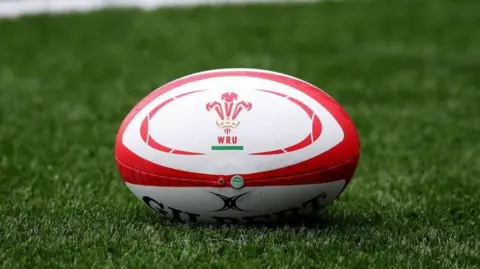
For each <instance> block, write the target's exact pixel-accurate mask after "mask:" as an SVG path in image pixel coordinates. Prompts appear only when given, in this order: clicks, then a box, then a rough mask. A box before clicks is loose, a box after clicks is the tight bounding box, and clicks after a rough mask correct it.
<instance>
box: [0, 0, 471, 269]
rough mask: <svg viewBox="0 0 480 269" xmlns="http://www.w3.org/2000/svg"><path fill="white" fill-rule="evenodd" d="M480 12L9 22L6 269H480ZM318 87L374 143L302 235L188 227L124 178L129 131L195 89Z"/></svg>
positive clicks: (223, 13) (4, 42)
mask: <svg viewBox="0 0 480 269" xmlns="http://www.w3.org/2000/svg"><path fill="white" fill-rule="evenodd" d="M478 10H480V2H478V1H474V0H472V1H429V2H427V1H407V2H399V1H397V2H396V3H394V2H393V1H379V2H368V3H367V2H364V1H359V2H351V1H345V2H335V3H320V4H312V5H296V6H267V5H264V6H263V5H258V6H250V7H233V6H232V7H222V8H207V7H205V8H198V9H180V10H160V11H156V12H151V13H142V12H139V11H131V10H130V11H129V10H110V11H102V12H96V13H93V14H76V15H61V16H36V17H28V18H22V19H18V20H3V21H0V201H1V202H0V267H2V268H9V269H14V268H34V267H37V268H56V267H77V268H91V267H95V268H151V267H157V268H247V269H248V268H372V267H376V268H392V267H395V268H448V269H450V268H478V266H479V265H480V213H479V211H480V210H479V205H480V143H479V141H480V119H479V116H480V106H479V102H480V76H479V75H480V34H479V30H478V29H479V28H480V12H478ZM221 67H254V68H265V69H271V70H274V71H279V72H284V73H288V74H291V75H294V76H298V77H300V78H302V79H305V80H307V81H310V82H312V83H314V84H316V85H318V86H319V87H322V88H323V89H324V90H326V91H327V92H328V93H329V94H331V95H332V96H333V97H334V98H336V99H337V100H338V101H339V102H340V103H341V104H342V105H343V106H344V107H345V108H346V110H347V111H348V112H349V114H350V115H351V117H352V118H353V120H354V121H355V124H356V126H357V127H358V131H359V134H360V138H361V144H362V156H361V161H360V164H359V167H358V170H357V173H356V175H355V178H354V180H353V181H352V183H351V185H350V186H349V187H348V188H347V190H346V191H345V192H344V194H343V195H342V196H341V197H340V199H338V200H337V201H336V203H335V204H333V205H332V206H330V207H329V208H328V210H327V211H326V212H325V213H324V214H322V217H321V220H320V221H319V222H318V223H317V224H316V225H314V224H310V225H308V226H305V227H286V226H285V227H284V226H281V227H277V228H266V227H264V228H248V227H244V228H238V227H223V228H208V227H207V228H206V227H193V228H190V227H186V226H183V225H180V224H175V223H170V222H167V221H164V220H161V219H159V217H158V215H156V214H155V213H154V212H153V211H152V210H150V209H149V208H147V207H146V206H145V205H144V204H143V203H142V202H141V201H139V200H138V199H137V198H135V197H134V196H133V195H132V194H131V193H130V191H129V190H128V188H127V187H126V186H125V185H124V183H123V182H122V181H121V179H120V178H119V176H118V173H117V171H116V167H115V164H114V158H113V146H114V138H115V135H116V131H117V128H118V127H119V125H120V123H121V121H122V120H123V117H124V116H125V115H126V114H127V112H128V111H129V110H130V109H131V108H132V107H133V105H135V104H136V102H138V101H139V100H140V99H142V98H143V96H145V95H146V94H148V93H149V92H150V91H151V90H152V89H154V88H156V87H157V86H159V85H161V84H163V83H165V82H167V81H169V80H173V79H175V78H177V77H179V76H183V75H186V74H189V73H192V72H197V71H202V70H205V69H211V68H221Z"/></svg>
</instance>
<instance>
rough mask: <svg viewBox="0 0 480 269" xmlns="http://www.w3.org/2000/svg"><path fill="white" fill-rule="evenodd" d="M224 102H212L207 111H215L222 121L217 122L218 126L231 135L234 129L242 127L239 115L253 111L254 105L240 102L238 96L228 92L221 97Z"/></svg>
mask: <svg viewBox="0 0 480 269" xmlns="http://www.w3.org/2000/svg"><path fill="white" fill-rule="evenodd" d="M221 100H222V101H220V102H219V101H212V102H209V103H208V104H207V111H215V112H217V114H218V117H219V118H220V119H218V120H217V126H218V127H219V128H222V129H223V131H224V132H225V134H227V135H228V134H230V132H231V131H232V129H235V128H237V127H238V125H240V121H239V120H237V117H238V115H239V114H240V112H242V111H243V110H245V111H249V110H250V109H252V104H251V103H249V102H245V101H238V95H237V94H236V93H233V92H226V93H224V94H222V96H221Z"/></svg>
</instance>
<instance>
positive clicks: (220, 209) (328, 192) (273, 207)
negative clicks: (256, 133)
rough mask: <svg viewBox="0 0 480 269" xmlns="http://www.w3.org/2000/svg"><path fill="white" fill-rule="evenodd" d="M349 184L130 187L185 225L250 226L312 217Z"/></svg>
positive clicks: (136, 193)
mask: <svg viewBox="0 0 480 269" xmlns="http://www.w3.org/2000/svg"><path fill="white" fill-rule="evenodd" d="M345 185H346V181H345V180H337V181H333V182H329V183H322V184H308V185H299V186H265V187H246V188H243V189H241V190H236V189H231V188H222V189H219V188H214V187H201V188H199V187H187V188H185V187H175V188H171V187H149V186H142V185H136V184H130V183H127V186H128V187H129V188H130V190H131V191H132V192H133V193H134V194H135V195H136V196H137V197H138V198H139V199H140V200H142V201H144V202H145V203H146V204H147V205H148V206H149V207H150V208H152V209H153V210H155V211H157V212H158V213H160V214H161V215H163V216H165V217H167V218H171V219H176V220H178V221H181V222H209V223H219V224H223V223H248V222H258V221H274V220H282V219H285V218H288V217H299V216H301V215H308V214H309V213H312V212H314V211H318V210H321V209H322V208H324V207H325V206H327V205H328V204H330V203H331V202H332V201H333V200H334V199H335V198H336V197H337V196H338V195H339V194H340V192H341V191H342V190H343V188H344V187H345Z"/></svg>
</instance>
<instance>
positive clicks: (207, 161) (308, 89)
mask: <svg viewBox="0 0 480 269" xmlns="http://www.w3.org/2000/svg"><path fill="white" fill-rule="evenodd" d="M359 155H360V154H359V139H358V135H357V131H356V129H355V126H354V124H353V123H352V121H351V119H350V118H349V116H348V115H347V113H346V112H345V111H344V109H343V108H342V107H341V106H340V105H339V104H338V103H337V102H336V101H335V100H334V99H333V98H332V97H330V96H329V95H327V94H326V93H325V92H323V91H322V90H320V89H318V88H317V87H315V86H313V85H311V84H309V83H307V82H305V81H302V80H300V79H297V78H294V77H292V76H288V75H285V74H281V73H276V72H271V71H265V70H258V69H218V70H211V71H206V72H200V73H195V74H192V75H189V76H186V77H182V78H180V79H177V80H174V81H172V82H170V83H168V84H165V85H163V86H161V87H160V88H158V89H156V90H155V91H153V92H152V93H150V94H149V95H148V96H146V97H145V98H144V99H143V100H142V101H141V102H139V103H138V104H137V105H136V106H135V107H134V108H133V109H132V110H131V112H130V113H129V114H128V115H127V117H126V118H125V120H124V121H123V123H122V124H121V126H120V129H119V131H118V134H117V139H116V144H115V158H116V163H117V166H118V169H119V172H120V175H121V177H122V178H123V180H124V181H125V182H126V185H127V186H128V187H129V188H130V190H131V191H132V192H133V193H134V194H135V195H136V196H137V197H138V198H139V199H140V200H142V201H144V202H145V203H146V204H147V205H148V206H149V207H150V208H152V209H153V210H155V211H157V212H158V213H160V214H161V215H163V216H165V217H167V218H171V219H175V220H178V221H180V222H207V223H218V224H224V223H238V224H242V223H252V222H263V221H276V220H279V221H283V220H284V219H288V218H289V217H297V216H300V215H303V214H309V213H311V212H314V211H316V210H320V209H322V208H324V207H325V206H326V205H328V204H330V203H331V202H332V201H333V200H334V199H335V198H336V197H337V196H338V195H339V194H340V193H341V192H342V191H343V190H344V189H345V187H346V186H347V184H348V183H349V182H350V179H351V178H352V176H353V174H354V172H355V169H356V167H357V163H358V160H359Z"/></svg>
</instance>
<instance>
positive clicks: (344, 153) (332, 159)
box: [115, 71, 359, 181]
mask: <svg viewBox="0 0 480 269" xmlns="http://www.w3.org/2000/svg"><path fill="white" fill-rule="evenodd" d="M216 76H250V77H260V78H267V79H271V80H274V81H277V82H281V83H284V84H286V85H289V86H292V87H295V88H297V89H299V90H301V91H303V92H304V93H306V94H308V95H309V96H310V97H312V98H314V99H315V100H317V101H318V102H319V103H321V104H322V106H323V107H325V108H326V109H327V110H328V111H329V112H330V113H331V114H332V115H333V116H334V117H335V119H336V120H337V121H338V123H339V124H340V126H341V127H342V130H343V133H344V137H343V140H342V141H341V142H340V144H338V145H337V146H335V147H334V148H332V149H330V150H329V151H327V152H325V153H323V154H321V155H320V156H317V157H314V158H311V159H309V160H306V161H305V162H302V163H299V164H295V165H291V166H288V167H285V168H281V169H276V170H273V171H266V172H260V173H251V174H243V176H244V178H245V179H246V180H247V181H250V180H260V179H265V178H275V177H283V176H286V175H287V176H288V175H297V174H303V173H308V172H312V171H318V170H325V169H328V168H330V167H332V166H335V165H338V164H340V163H343V162H345V161H346V160H349V159H355V158H358V151H359V149H358V148H359V142H358V136H357V133H356V130H355V127H354V126H353V123H352V122H351V120H350V119H349V117H348V115H347V114H346V113H345V111H344V110H343V109H342V108H341V107H340V106H339V105H338V104H337V103H336V101H335V100H333V99H332V98H331V97H330V96H328V95H327V94H325V93H324V92H323V91H321V90H319V89H318V88H315V87H314V86H312V85H311V84H308V83H306V82H303V81H301V80H298V79H295V78H292V77H289V76H284V75H279V74H272V73H269V72H260V71H217V72H207V73H201V74H197V75H195V74H194V75H191V76H188V77H186V78H184V79H179V80H176V81H174V82H172V83H169V84H166V85H165V86H163V87H160V88H159V89H158V90H156V91H154V92H152V93H151V94H150V95H149V96H147V97H146V98H145V99H144V100H142V101H141V102H140V103H139V105H137V106H136V107H135V108H134V109H133V110H132V112H131V113H129V115H128V116H127V118H126V119H125V121H124V122H123V123H122V126H121V128H120V131H119V135H118V136H117V143H116V152H115V153H116V157H117V159H118V160H119V161H121V162H122V163H124V164H127V165H129V166H134V167H135V168H137V169H139V170H141V171H144V172H146V173H150V174H161V175H164V176H169V177H181V178H184V179H192V180H193V179H198V178H202V179H204V180H207V181H215V180H217V179H218V175H208V174H202V173H191V172H185V171H179V170H178V169H171V168H168V167H163V166H160V165H158V164H155V163H152V162H149V161H147V160H145V159H142V158H139V157H138V156H137V155H136V154H134V153H133V152H131V151H130V150H128V149H127V148H126V147H125V146H124V145H123V143H122V141H121V137H122V134H123V132H124V131H125V128H126V126H127V125H128V124H129V123H130V121H131V120H132V118H133V117H134V116H135V115H136V113H138V111H140V109H141V108H142V107H144V106H145V105H147V104H148V103H149V102H150V101H151V100H153V99H154V98H156V97H158V96H159V95H161V94H162V93H165V92H167V91H169V90H172V89H174V88H175V87H178V86H179V85H183V84H185V83H188V82H191V81H195V80H199V79H205V78H209V77H216ZM314 126H315V123H314ZM313 133H316V131H315V129H314V131H313ZM223 176H231V174H224V175H223Z"/></svg>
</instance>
